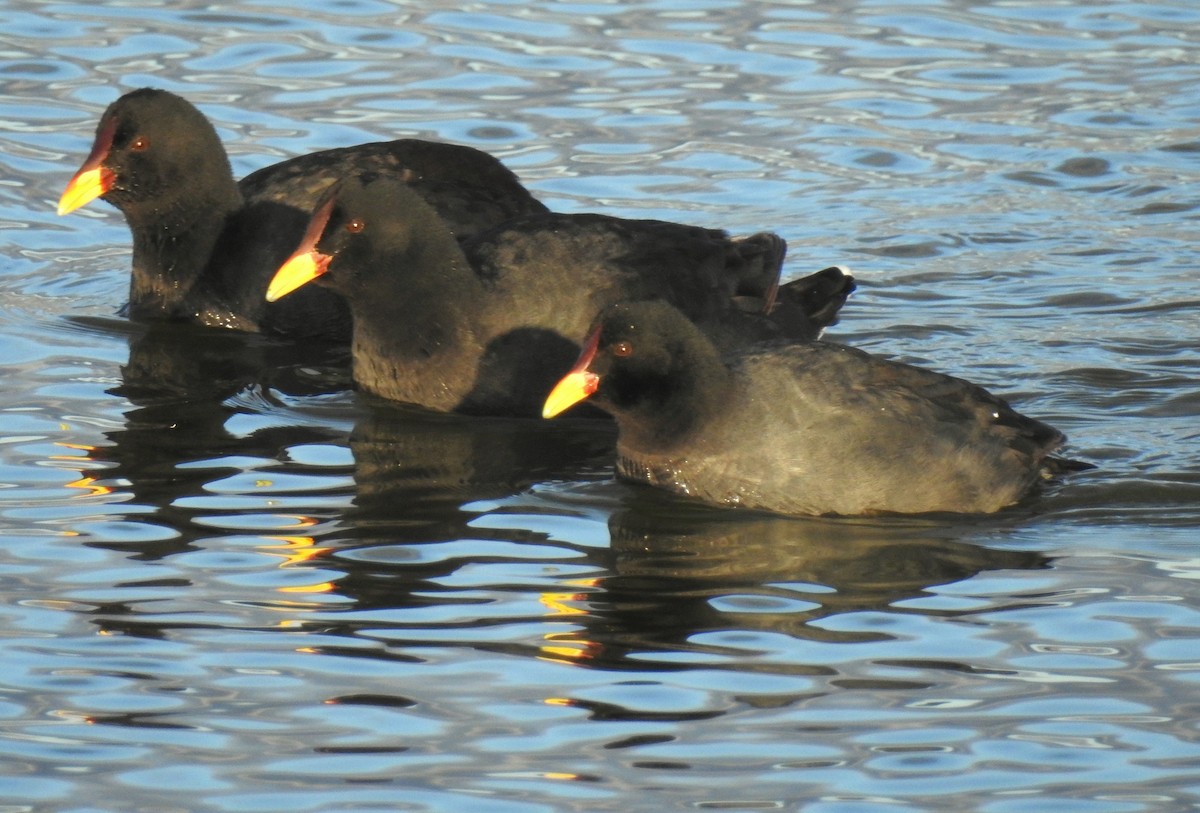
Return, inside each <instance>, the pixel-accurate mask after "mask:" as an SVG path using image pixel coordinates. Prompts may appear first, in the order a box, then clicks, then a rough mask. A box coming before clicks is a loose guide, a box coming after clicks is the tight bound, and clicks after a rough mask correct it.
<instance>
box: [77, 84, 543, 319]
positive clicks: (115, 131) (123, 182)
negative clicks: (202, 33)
mask: <svg viewBox="0 0 1200 813" xmlns="http://www.w3.org/2000/svg"><path fill="white" fill-rule="evenodd" d="M358 172H374V173H377V174H383V175H387V176H389V177H392V178H395V179H398V180H399V181H402V182H404V183H406V184H408V186H409V187H410V188H411V189H412V190H413V191H414V192H415V193H416V195H417V197H418V198H419V199H421V200H423V201H425V202H426V203H428V204H429V205H430V206H431V207H432V208H433V209H434V210H435V211H436V212H437V213H438V214H439V215H440V216H441V217H442V218H444V219H445V221H446V223H447V225H448V227H449V228H450V230H451V231H453V232H454V233H455V234H456V235H458V236H459V237H466V236H469V235H471V234H474V233H477V232H479V231H481V230H483V229H484V228H487V227H490V226H492V225H495V224H496V223H499V222H502V221H504V220H507V219H509V218H511V217H514V216H516V215H520V214H525V213H529V212H543V211H545V210H546V207H545V206H543V205H542V204H541V203H540V202H538V201H537V200H536V199H534V197H533V196H532V195H531V194H530V193H529V192H528V191H526V189H525V188H524V187H523V186H522V185H521V183H520V182H519V181H518V180H517V178H516V176H515V175H514V174H513V173H512V172H510V171H509V170H508V169H507V168H505V167H504V166H503V164H501V163H500V162H499V161H498V160H496V159H495V158H493V157H492V156H490V155H488V154H486V153H483V152H480V151H479V150H475V149H472V148H470V147H464V146H456V145H452V144H440V143H436V142H428V141H420V140H416V139H401V140H398V141H388V142H379V143H372V144H362V145H359V146H355V147H344V148H340V149H333V150H324V151H321V152H315V153H311V154H308V155H301V156H297V157H295V158H291V159H288V160H286V161H283V162H280V163H278V164H275V165H273V166H269V167H266V168H265V169H260V170H258V171H257V172H255V173H253V174H251V175H249V176H247V177H246V178H244V179H243V180H242V181H241V182H235V181H234V179H233V174H232V170H231V169H230V165H229V159H228V157H227V156H226V154H225V148H224V147H223V146H222V144H221V141H220V138H219V137H218V135H217V132H216V130H215V129H214V128H213V126H212V124H211V123H210V122H209V121H208V119H207V118H205V116H204V114H203V113H201V112H200V111H199V110H197V109H196V108H195V107H194V106H193V105H192V104H190V103H189V102H188V101H186V100H185V99H182V98H180V97H179V96H177V95H175V94H173V93H169V92H167V91H165V90H157V89H153V88H143V89H141V90H135V91H132V92H130V93H127V94H125V95H124V96H122V97H121V98H119V99H118V100H117V101H115V102H113V103H112V104H111V105H109V107H108V109H107V110H106V111H105V112H104V115H103V116H102V117H101V119H100V124H99V126H98V128H97V130H96V139H95V142H94V144H93V146H92V151H91V154H90V155H89V156H88V157H87V160H86V161H84V163H83V166H82V167H81V168H80V169H79V171H78V172H77V173H76V174H75V176H74V177H73V178H72V179H71V181H70V183H69V184H68V185H67V188H66V191H65V192H64V193H63V195H62V198H61V200H60V202H59V207H58V211H59V214H66V213H67V212H70V211H73V210H74V209H77V208H78V207H80V206H83V205H84V204H86V203H88V202H89V201H91V200H93V199H95V198H97V197H102V198H103V199H104V200H106V201H108V202H109V203H111V204H112V205H113V206H116V207H117V208H118V209H120V210H121V211H122V212H123V213H124V215H125V219H126V221H127V222H128V224H129V228H130V231H131V232H132V233H133V275H132V280H131V284H130V289H129V305H128V314H129V315H130V316H132V317H134V318H139V319H162V318H166V319H185V320H191V321H194V322H198V323H201V324H207V325H218V326H224V327H232V328H238V329H242V330H249V331H263V332H272V333H277V334H282V335H293V336H316V337H326V338H330V339H334V340H341V341H348V340H349V335H350V333H349V330H350V321H349V313H348V311H347V309H346V307H345V305H344V303H342V302H341V301H340V300H339V299H338V298H337V297H336V296H334V295H333V294H331V293H330V292H329V291H327V290H321V289H319V288H312V289H310V290H308V291H305V292H304V293H302V294H301V295H299V296H296V297H293V298H290V299H288V300H287V301H285V302H280V303H278V304H276V305H268V304H267V303H266V302H265V301H264V299H263V292H264V291H265V290H266V287H267V282H268V280H270V278H271V275H272V274H273V273H274V272H275V269H276V268H278V267H279V264H280V263H281V262H282V261H283V260H284V259H285V258H286V257H287V256H288V253H289V252H290V251H291V250H292V249H293V248H294V247H295V245H296V241H297V240H299V239H300V235H301V234H302V233H303V231H304V226H305V224H306V223H307V222H308V219H309V217H310V216H311V214H312V210H313V206H314V204H315V203H316V201H317V199H318V198H319V197H320V195H321V194H322V192H323V191H324V190H325V189H326V187H328V186H329V184H330V183H332V182H333V181H334V180H336V179H338V178H341V177H344V176H346V175H350V174H354V173H358ZM396 215H397V216H402V213H399V212H398V213H396Z"/></svg>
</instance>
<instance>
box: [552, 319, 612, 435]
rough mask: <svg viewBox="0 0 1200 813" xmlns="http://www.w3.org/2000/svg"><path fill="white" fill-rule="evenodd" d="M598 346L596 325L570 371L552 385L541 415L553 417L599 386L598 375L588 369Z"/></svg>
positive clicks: (598, 338) (598, 329)
mask: <svg viewBox="0 0 1200 813" xmlns="http://www.w3.org/2000/svg"><path fill="white" fill-rule="evenodd" d="M599 347H600V328H599V327H597V328H596V329H595V330H593V331H592V333H591V335H590V336H588V337H587V340H586V341H584V343H583V352H581V353H580V354H579V360H578V361H576V362H575V366H574V367H572V368H571V371H570V372H568V373H567V374H566V375H564V376H563V377H562V379H561V380H560V381H559V382H558V383H557V384H555V385H554V389H552V390H551V391H550V394H549V395H548V396H546V403H545V404H544V405H543V406H542V417H543V418H553V417H554V416H555V415H558V414H559V413H561V412H564V411H565V410H567V409H569V408H570V407H573V406H574V405H575V404H577V403H579V402H580V401H582V400H584V399H585V398H587V397H588V396H589V395H591V394H592V393H594V392H595V391H596V388H597V387H599V386H600V376H598V375H596V374H595V373H593V372H592V371H591V370H589V369H588V365H590V364H591V363H592V359H594V358H595V357H596V350H597V348H599Z"/></svg>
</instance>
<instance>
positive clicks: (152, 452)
mask: <svg viewBox="0 0 1200 813" xmlns="http://www.w3.org/2000/svg"><path fill="white" fill-rule="evenodd" d="M76 322H77V325H78V326H81V327H83V328H84V329H89V330H96V331H103V332H106V333H109V334H111V333H114V332H115V333H123V334H125V335H126V336H127V337H128V341H129V359H128V361H127V363H126V364H124V365H123V366H122V367H121V379H122V380H121V384H120V385H119V386H117V387H114V388H112V389H111V390H109V391H108V392H109V394H111V395H114V396H117V397H120V398H124V399H125V400H126V401H128V403H129V409H128V410H127V411H126V412H125V414H124V425H123V426H122V427H121V428H119V429H115V430H112V431H108V432H106V433H105V438H106V440H107V441H108V442H109V445H104V446H99V447H97V448H96V449H94V450H92V452H91V456H92V458H93V459H94V460H96V461H97V462H101V463H105V464H108V466H109V468H107V469H105V470H104V471H103V480H102V481H100V484H101V485H108V486H109V487H111V488H113V489H114V490H117V491H120V492H123V493H126V494H128V495H129V499H128V500H127V501H126V502H125V504H126V505H128V506H130V509H129V513H131V514H137V515H138V519H139V522H145V523H153V524H155V525H158V526H164V527H166V528H168V529H170V530H171V531H173V532H174V533H173V535H172V536H171V537H170V538H168V539H156V540H154V541H152V542H147V541H144V540H139V541H128V542H127V541H122V540H119V539H110V540H106V541H104V542H103V543H99V544H102V546H103V547H106V548H112V549H119V550H126V551H129V550H136V553H137V555H138V556H139V557H140V558H144V559H158V558H162V557H165V556H169V555H171V554H173V553H177V552H179V551H181V550H185V549H188V548H189V546H190V545H191V542H192V541H193V539H194V537H195V536H196V535H197V534H198V533H199V532H200V528H199V526H197V525H196V523H195V519H196V516H197V515H198V514H199V513H201V512H200V511H199V510H198V509H195V508H192V507H189V503H188V498H192V497H196V496H199V495H202V494H204V493H205V491H206V487H207V486H208V485H209V484H210V483H212V482H214V481H217V480H219V479H221V478H223V477H228V476H232V475H234V474H236V473H238V472H241V471H243V470H244V469H243V467H242V466H241V465H239V463H238V460H239V459H240V460H245V458H247V457H253V458H261V459H268V460H280V461H284V462H285V465H286V460H287V457H286V450H287V449H289V448H291V447H293V446H296V445H298V444H304V443H316V442H327V443H328V442H336V441H337V439H338V438H339V437H342V436H343V434H344V433H342V432H340V431H339V430H338V429H337V428H331V427H326V426H321V425H309V424H304V423H284V422H276V423H273V424H269V425H265V426H262V427H260V428H257V429H255V430H254V431H252V432H249V433H247V434H244V435H243V434H238V433H236V432H233V431H231V430H230V421H231V419H232V418H234V417H235V416H237V415H238V414H244V413H247V412H248V411H249V408H248V407H246V406H244V405H242V404H241V403H239V400H238V398H239V397H242V396H244V395H245V394H246V393H247V392H255V393H258V394H259V396H260V397H262V398H271V397H274V396H273V395H267V393H280V394H288V395H294V396H303V395H319V394H327V393H331V392H337V391H340V390H342V389H345V388H346V387H347V386H348V385H349V374H348V366H347V362H348V356H347V354H346V352H345V350H343V349H339V348H336V347H332V346H329V345H325V344H312V345H305V344H297V343H287V342H281V341H276V340H272V339H268V338H265V337H261V336H256V335H252V334H245V333H239V332H235V331H217V330H211V329H204V328H198V327H195V326H192V325H187V324H181V323H154V324H149V325H142V324H138V323H134V322H125V321H121V320H115V319H112V320H109V319H105V320H82V319H81V320H76ZM205 532H208V530H206V531H205Z"/></svg>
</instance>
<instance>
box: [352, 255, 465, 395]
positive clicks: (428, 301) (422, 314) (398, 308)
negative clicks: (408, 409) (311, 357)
mask: <svg viewBox="0 0 1200 813" xmlns="http://www.w3.org/2000/svg"><path fill="white" fill-rule="evenodd" d="M454 248H455V252H456V253H457V255H458V256H456V257H454V258H453V259H452V260H447V259H446V255H445V254H444V253H443V254H441V255H439V256H440V257H441V259H442V261H441V262H440V263H439V264H438V265H433V264H432V263H427V262H426V261H425V260H424V259H423V258H421V257H413V256H408V257H406V258H404V259H398V260H396V261H395V263H387V264H386V265H387V266H388V267H390V268H395V269H405V268H407V269H420V270H419V272H418V273H412V274H407V275H405V279H404V281H403V282H402V283H400V284H397V285H395V286H392V287H391V290H388V291H384V290H377V289H374V288H373V287H372V286H367V287H368V289H370V290H369V291H368V294H369V295H370V302H357V303H353V304H352V307H353V310H354V377H355V380H356V382H357V383H358V384H359V386H360V387H362V388H364V389H367V390H369V391H371V392H374V393H375V394H377V395H381V396H383V397H385V398H388V399H391V400H394V401H403V402H407V403H413V404H419V405H421V406H425V407H428V408H430V409H437V410H442V411H450V410H452V409H453V408H454V407H455V406H457V405H458V404H459V403H460V402H461V401H462V399H463V398H464V397H465V396H466V394H467V393H468V392H469V391H470V389H471V387H472V385H473V382H474V376H475V372H476V371H475V370H474V369H473V367H474V365H475V360H476V359H477V357H478V354H479V351H480V344H479V339H478V338H477V329H478V327H479V320H480V317H481V314H482V311H483V308H485V307H486V301H485V297H484V293H485V292H484V291H483V289H482V286H480V284H479V280H478V279H477V278H476V277H475V275H474V274H473V273H471V271H470V269H467V268H466V260H465V258H462V257H461V252H458V251H457V245H455V247H454Z"/></svg>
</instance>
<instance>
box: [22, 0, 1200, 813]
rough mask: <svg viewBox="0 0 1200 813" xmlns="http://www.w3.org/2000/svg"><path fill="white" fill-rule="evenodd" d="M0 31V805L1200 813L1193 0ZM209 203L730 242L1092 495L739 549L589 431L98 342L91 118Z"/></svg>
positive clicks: (191, 332) (162, 339)
mask: <svg viewBox="0 0 1200 813" xmlns="http://www.w3.org/2000/svg"><path fill="white" fill-rule="evenodd" d="M3 8H4V19H5V24H4V26H3V30H2V31H0V46H2V47H0V78H2V79H3V83H2V85H0V178H2V179H3V180H2V182H0V228H3V244H2V247H0V370H2V372H0V375H2V376H3V381H4V386H3V388H0V630H2V633H0V664H3V669H0V811H3V813H17V812H18V811H21V812H23V811H49V810H55V811H70V813H99V812H100V811H105V812H107V811H122V812H124V811H135V810H154V811H176V810H178V811H213V812H214V813H218V812H219V813H268V812H274V811H281V812H282V811H287V813H305V812H306V811H321V812H322V813H324V812H326V811H352V810H353V811H398V810H405V811H431V812H432V811H437V812H438V813H442V812H444V811H445V812H448V811H464V810H470V811H483V812H484V813H543V811H564V810H578V811H589V813H590V812H592V811H614V813H616V812H617V811H620V812H621V813H624V812H625V811H643V810H644V811H694V810H712V809H716V810H726V811H759V810H789V811H805V813H826V811H836V812H837V813H884V812H885V811H886V813H897V812H898V811H918V810H919V811H930V810H945V811H959V810H976V811H984V813H1025V811H1038V812H1039V813H1041V811H1047V810H1054V811H1079V813H1126V812H1127V811H1163V810H1189V809H1195V807H1196V806H1197V804H1200V729H1198V726H1197V719H1200V706H1198V703H1197V698H1198V697H1200V694H1198V692H1197V688H1198V687H1197V678H1198V676H1200V612H1198V610H1197V608H1198V607H1200V558H1198V555H1197V551H1198V550H1200V454H1198V452H1197V446H1198V443H1197V441H1198V440H1200V430H1197V426H1200V421H1198V416H1200V386H1198V385H1197V383H1196V382H1197V375H1196V373H1197V370H1198V369H1200V350H1198V348H1200V327H1198V325H1200V322H1198V321H1197V318H1196V314H1197V307H1198V305H1200V296H1197V294H1196V280H1197V278H1198V274H1197V272H1198V271H1200V262H1198V261H1197V255H1196V253H1195V246H1196V245H1197V244H1200V228H1198V225H1197V211H1198V204H1200V198H1198V197H1197V194H1196V184H1195V182H1194V179H1195V178H1196V175H1197V172H1198V171H1200V139H1198V137H1197V123H1198V121H1200V104H1198V103H1197V97H1196V93H1195V89H1196V87H1197V85H1198V84H1200V67H1198V65H1197V60H1196V59H1195V54H1196V53H1197V47H1200V25H1197V24H1198V23H1200V7H1197V6H1195V4H1194V3H1191V2H1185V0H1171V1H1168V2H1152V1H1148V2H1139V3H1131V2H1112V1H1111V0H1100V2H1083V0H1078V1H1077V2H1073V3H1072V2H1065V3H1055V4H1044V3H985V2H979V0H942V1H940V2H939V1H936V0H913V2H893V1H891V0H848V1H847V2H842V3H832V4H829V3H826V4H800V3H786V2H779V3H775V2H763V3H750V2H741V3H736V2H726V1H725V0H647V2H634V3H609V2H586V3H566V2H562V3H559V2H548V3H534V4H530V3H524V2H522V3H518V2H507V1H504V0H484V1H483V2H473V3H468V4H466V5H463V6H461V7H457V8H454V9H451V8H448V7H444V6H441V7H439V6H438V4H420V3H411V2H387V3H384V2H369V1H368V0H339V1H338V2H332V3H327V4H325V5H323V6H320V7H311V8H304V9H300V8H298V7H290V6H285V5H280V4H277V3H275V2H250V3H243V4H240V5H237V6H220V5H211V6H208V5H203V4H196V3H184V4H178V3H176V4H168V3H165V2H162V3H153V2H144V3H141V4H138V5H136V6H128V5H113V4H90V5H87V4H72V3H57V2H36V1H35V0H15V1H14V2H9V3H7V4H5V5H4V7H3ZM145 85H153V86H156V87H162V88H167V89H169V90H172V91H175V92H177V93H180V94H182V95H184V96H186V97H187V98H188V99H190V100H191V101H192V102H194V103H195V104H197V105H198V106H199V107H200V108H201V109H202V110H203V111H204V113H205V114H206V115H208V116H209V118H210V119H212V121H213V122H214V124H215V125H216V126H217V128H218V131H219V132H220V134H221V136H222V138H223V140H224V142H225V144H226V146H227V148H228V151H229V154H230V158H231V161H232V163H233V165H234V168H235V172H236V173H238V174H239V175H242V174H246V173H249V172H251V171H253V170H255V169H258V168H260V167H263V166H266V165H268V164H270V163H272V162H274V161H277V160H280V159H282V158H284V157H287V156H291V155H296V154H299V153H304V152H308V151H312V150H317V149H323V148H328V147H335V146H344V145H349V144H355V143H359V142H363V141H368V140H379V139H387V138H396V137H419V138H427V139H436V140H445V141H453V142H457V143H463V144H468V145H470V146H474V147H477V148H480V149H484V150H487V151H489V152H492V153H493V154H495V155H497V156H499V157H500V158H502V159H503V160H504V161H505V163H507V164H508V165H509V166H510V167H512V168H513V169H514V170H515V171H516V172H517V173H518V174H519V175H520V177H521V179H522V180H523V181H524V182H525V183H526V184H527V185H528V186H529V187H530V188H531V189H532V190H534V191H535V193H536V194H537V195H538V196H539V197H540V198H542V199H543V200H545V201H546V202H547V203H548V205H550V206H551V207H552V208H554V209H558V210H562V211H605V212H609V213H613V214H618V215H623V216H630V217H658V218H666V219H672V220H679V221H684V222H690V223H696V224H700V225H706V226H714V227H721V228H726V229H729V230H730V231H732V232H735V233H741V232H749V231H755V230H760V229H764V228H765V229H771V230H774V231H777V232H779V233H780V234H782V235H783V236H784V237H785V238H787V240H788V242H789V262H788V273H789V276H799V275H802V274H804V273H808V272H809V271H812V270H815V269H817V268H820V267H823V266H825V265H829V264H832V263H842V264H846V265H849V266H851V267H852V268H853V269H854V270H855V273H856V275H857V278H858V280H859V283H860V287H859V290H858V292H857V293H856V294H855V296H854V297H853V299H852V300H851V302H850V303H849V305H848V306H847V309H846V311H845V314H844V318H843V320H842V322H841V323H840V324H839V325H837V326H836V327H835V328H834V329H833V330H832V331H831V332H830V334H829V338H831V339H833V340H835V341H844V342H847V343H850V344H854V345H857V346H859V347H863V348H866V349H869V350H871V351H874V352H878V353H882V354H886V355H888V356H891V357H894V358H899V359H903V360H906V361H911V362H917V363H921V364H925V365H928V366H930V367H933V368H936V369H938V370H941V371H943V372H947V373H951V374H954V375H959V376H963V377H967V378H970V379H971V380H973V381H977V382H978V383H980V384H982V385H984V386H986V387H988V388H990V389H992V390H994V391H996V392H999V393H1003V394H1004V395H1006V396H1008V397H1010V398H1011V400H1013V402H1014V403H1015V404H1016V405H1017V406H1018V407H1019V408H1020V409H1021V410H1022V411H1024V412H1027V413H1029V414H1032V415H1036V416H1038V417H1040V418H1043V419H1045V420H1046V421H1048V422H1050V423H1052V424H1054V425H1056V426H1058V427H1060V428H1062V429H1063V430H1064V431H1066V432H1067V434H1068V435H1069V436H1070V437H1071V445H1070V449H1069V450H1070V453H1071V454H1072V455H1074V456H1076V457H1079V458H1081V459H1083V460H1087V461H1089V462H1092V463H1094V464H1096V465H1097V467H1098V468H1097V469H1096V470H1094V471H1091V472H1087V473H1084V474H1082V475H1079V476H1077V477H1075V478H1073V479H1072V480H1071V481H1070V482H1068V483H1067V484H1066V485H1065V486H1063V487H1061V488H1058V489H1052V490H1050V491H1048V492H1047V493H1045V494H1044V495H1041V496H1039V497H1037V498H1035V499H1033V500H1031V501H1030V502H1029V503H1027V504H1025V505H1022V506H1020V507H1018V508H1015V509H1012V510H1009V511H1005V512H1002V513H1001V514H1000V515H997V516H992V517H984V518H961V519H874V520H848V519H847V520H831V519H816V520H788V519H779V518H770V517H763V516H749V515H743V514H738V513H726V512H719V511H715V510H708V509H703V508H700V507H697V506H694V505H689V504H687V503H684V502H681V501H677V500H672V499H669V498H667V497H664V496H663V495H659V494H654V493H646V492H644V491H642V490H638V489H635V488H632V487H629V486H627V485H624V484H621V483H617V482H615V481H614V480H613V479H612V467H611V457H612V435H611V430H610V429H608V428H606V427H597V426H581V425H579V424H577V423H576V424H572V423H571V422H569V421H568V422H556V423H546V424H542V423H538V422H511V421H508V422H505V421H465V420H460V419H452V418H446V417H439V416H431V415H426V414H422V413H417V412H414V411H409V410H403V409H391V408H388V407H386V406H384V405H380V404H378V403H375V402H372V401H371V400H369V399H366V398H362V397H360V396H358V395H356V394H355V393H354V392H353V391H352V389H350V388H349V386H348V379H347V377H346V374H345V368H344V358H342V357H340V356H338V355H337V354H336V353H331V352H329V351H326V350H321V349H312V348H298V347H295V346H291V345H288V344H286V343H283V342H278V341H273V340H268V339H265V338H262V337H256V336H246V335H239V334H234V333H231V332H221V331H202V330H197V329H189V328H186V327H181V326H172V325H151V326H148V325H138V324H131V323H129V322H127V321H126V320H124V319H122V318H120V317H118V316H116V311H117V308H118V307H119V305H120V304H121V303H122V302H123V301H124V298H125V296H126V294H127V290H128V279H129V277H128V273H129V242H130V241H129V233H128V230H127V228H126V226H125V224H124V221H123V219H122V217H121V216H120V214H119V213H117V212H116V211H115V210H114V209H112V208H111V207H109V206H107V205H105V204H103V203H100V202H97V203H94V204H91V205H89V206H88V207H85V208H84V209H81V210H80V211H78V212H76V213H73V214H71V215H70V216H68V217H63V218H59V217H57V216H56V215H55V213H54V209H55V204H56V202H57V199H58V196H59V195H60V194H61V192H62V189H63V186H64V185H65V184H66V182H67V180H68V179H69V178H70V176H71V174H72V173H73V172H74V171H75V169H77V168H78V166H79V164H80V163H81V162H82V161H83V159H84V157H85V156H86V155H87V152H88V150H89V148H90V145H91V139H92V136H93V132H94V128H95V125H96V121H97V120H98V118H99V116H100V114H101V112H102V111H103V109H104V107H105V106H106V105H107V104H108V103H110V102H111V101H113V100H114V99H116V98H117V97H118V96H119V95H120V94H122V93H123V92H125V91H128V90H130V89H133V88H136V87H141V86H145Z"/></svg>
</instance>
